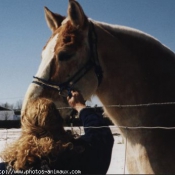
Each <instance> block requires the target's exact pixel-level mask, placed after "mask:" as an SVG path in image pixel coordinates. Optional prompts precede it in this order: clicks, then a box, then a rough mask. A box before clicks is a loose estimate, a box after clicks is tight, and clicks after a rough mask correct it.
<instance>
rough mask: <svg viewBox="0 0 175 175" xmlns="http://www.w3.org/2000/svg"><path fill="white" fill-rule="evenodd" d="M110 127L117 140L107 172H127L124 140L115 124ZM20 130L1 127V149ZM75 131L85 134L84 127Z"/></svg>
mask: <svg viewBox="0 0 175 175" xmlns="http://www.w3.org/2000/svg"><path fill="white" fill-rule="evenodd" d="M110 128H111V131H112V133H113V136H114V139H115V142H114V147H113V151H112V159H111V165H110V167H109V170H108V173H107V174H125V169H124V167H125V146H124V144H123V142H124V141H123V139H122V137H121V135H120V134H119V131H118V129H117V128H116V127H115V126H111V127H110ZM66 129H71V128H66ZM20 131H21V130H20V129H8V130H7V129H0V151H1V150H3V149H4V147H5V146H6V145H7V144H9V143H10V142H12V141H13V140H15V139H17V138H18V137H19V136H20ZM73 131H74V132H77V133H79V134H83V129H82V128H78V127H74V128H73ZM0 161H1V160H0Z"/></svg>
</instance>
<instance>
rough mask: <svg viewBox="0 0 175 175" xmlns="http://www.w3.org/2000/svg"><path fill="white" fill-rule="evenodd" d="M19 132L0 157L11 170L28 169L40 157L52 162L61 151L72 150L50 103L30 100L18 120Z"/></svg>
mask: <svg viewBox="0 0 175 175" xmlns="http://www.w3.org/2000/svg"><path fill="white" fill-rule="evenodd" d="M21 129H22V133H21V137H20V138H19V139H18V140H16V141H15V142H14V143H12V144H11V145H9V146H8V147H7V148H6V149H5V150H4V151H3V152H2V153H1V155H0V156H1V158H2V159H3V161H5V162H7V163H8V164H10V165H11V166H12V167H13V168H14V169H15V170H20V169H24V170H25V169H29V168H31V167H32V166H33V165H34V163H35V162H36V160H39V159H42V158H43V157H47V158H48V159H49V161H53V157H56V156H57V155H58V154H59V153H60V152H62V151H63V150H64V149H65V148H67V147H72V143H71V142H70V140H71V139H72V137H73V136H72V135H70V134H67V132H66V131H65V130H64V128H63V123H62V120H61V116H60V114H59V112H58V110H57V109H56V106H55V105H54V103H53V102H52V101H51V100H48V99H45V98H40V99H36V100H32V101H30V102H29V103H28V107H27V108H26V110H25V111H24V113H23V116H22V117H21Z"/></svg>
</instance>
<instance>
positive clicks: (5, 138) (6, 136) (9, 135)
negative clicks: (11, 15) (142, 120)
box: [0, 102, 175, 174]
mask: <svg viewBox="0 0 175 175" xmlns="http://www.w3.org/2000/svg"><path fill="white" fill-rule="evenodd" d="M165 105H175V102H165V103H148V104H135V105H104V106H98V107H103V108H104V107H105V108H135V107H151V106H165ZM88 108H96V107H88ZM58 109H59V110H63V109H72V108H71V107H61V108H58ZM105 127H108V126H98V127H94V126H89V127H65V129H66V130H67V129H70V130H72V131H73V132H74V133H76V134H79V135H82V134H84V128H94V129H100V128H105ZM110 129H111V131H112V134H113V135H114V136H116V135H117V136H120V140H121V141H120V143H125V145H123V146H124V155H123V172H122V173H123V174H126V159H127V144H128V132H129V130H140V129H150V130H153V129H162V130H174V129H175V127H162V126H154V127H148V126H136V127H134V126H110ZM120 129H124V130H125V131H126V133H125V138H123V137H122V136H121V135H120ZM20 134H21V129H1V130H0V142H1V143H2V142H3V143H4V147H5V146H6V145H7V144H8V143H10V142H12V141H14V140H16V139H17V138H18V137H19V136H20ZM1 149H2V147H1ZM1 149H0V150H1ZM120 173H121V172H120Z"/></svg>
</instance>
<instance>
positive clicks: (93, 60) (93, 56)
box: [32, 21, 103, 96]
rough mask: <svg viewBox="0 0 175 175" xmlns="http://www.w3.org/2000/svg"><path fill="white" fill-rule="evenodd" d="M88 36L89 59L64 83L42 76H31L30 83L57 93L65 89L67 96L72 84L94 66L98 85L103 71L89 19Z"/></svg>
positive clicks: (94, 34)
mask: <svg viewBox="0 0 175 175" xmlns="http://www.w3.org/2000/svg"><path fill="white" fill-rule="evenodd" d="M88 37H89V45H90V59H89V60H88V61H87V63H86V64H85V65H84V66H83V67H82V68H81V69H80V70H78V71H77V72H76V73H75V74H74V75H73V76H72V77H71V78H70V79H68V80H67V81H66V82H64V83H60V84H57V83H54V82H52V81H49V80H48V81H47V80H44V79H42V78H39V77H35V76H34V77H33V78H34V79H35V80H34V81H32V83H34V84H37V85H39V86H42V87H44V88H49V89H53V90H57V91H58V92H59V94H61V92H62V91H63V90H67V91H68V96H71V89H72V86H73V85H74V84H75V83H76V82H78V81H79V80H80V79H81V78H82V77H83V76H84V75H85V74H86V73H87V72H88V71H89V70H90V69H91V68H92V67H94V71H95V74H96V76H97V79H98V85H100V83H101V81H102V78H103V72H102V68H101V66H100V63H99V59H98V53H97V34H96V32H95V27H94V24H93V23H92V22H91V21H89V36H88Z"/></svg>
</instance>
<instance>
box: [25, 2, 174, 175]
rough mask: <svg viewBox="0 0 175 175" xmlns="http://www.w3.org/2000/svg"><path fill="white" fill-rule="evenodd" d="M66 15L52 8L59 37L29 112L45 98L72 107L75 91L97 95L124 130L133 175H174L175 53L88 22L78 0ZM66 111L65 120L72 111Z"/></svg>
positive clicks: (51, 43)
mask: <svg viewBox="0 0 175 175" xmlns="http://www.w3.org/2000/svg"><path fill="white" fill-rule="evenodd" d="M67 12H68V14H67V16H66V17H65V16H61V15H60V14H56V13H53V12H52V11H50V10H49V9H48V8H47V7H45V18H46V22H47V24H48V26H49V28H50V29H51V31H52V35H51V37H50V39H49V40H48V42H47V44H46V45H45V46H44V48H43V51H42V60H41V63H40V66H39V68H38V71H37V73H36V74H35V76H34V78H33V82H31V84H30V85H29V87H28V89H27V92H26V95H25V98H24V102H23V108H22V111H23V110H25V108H27V106H28V101H29V100H30V99H34V98H40V97H45V98H49V99H52V100H53V101H54V102H55V104H56V105H57V107H66V106H68V103H67V100H66V96H67V95H71V93H70V92H71V90H72V89H77V90H79V91H80V92H81V93H82V94H83V96H84V98H85V99H89V98H90V97H91V96H92V95H96V96H97V97H98V98H99V100H100V101H101V103H102V104H103V106H104V111H105V113H106V114H107V116H108V117H109V118H110V119H111V120H112V121H113V122H114V123H115V125H117V126H125V127H120V131H121V134H122V135H123V137H125V138H127V147H126V165H127V170H128V172H129V173H132V174H139V173H143V174H167V173H171V174H173V173H175V166H174V160H175V130H173V128H172V127H173V126H174V124H175V109H174V103H173V102H174V100H175V54H174V53H173V52H172V51H171V50H170V49H169V48H167V47H166V46H164V45H163V44H161V43H160V42H159V41H158V40H157V39H155V38H154V37H153V36H150V35H149V34H146V33H144V32H142V31H139V30H137V29H133V28H129V27H125V26H119V25H111V24H107V23H103V22H99V21H95V20H93V19H90V18H88V17H87V16H86V15H85V13H84V11H83V8H82V7H81V5H80V4H79V3H78V2H77V1H75V0H69V5H68V11H67ZM146 104H147V105H146ZM110 105H117V106H116V107H115V106H113V107H111V106H110ZM60 112H61V114H62V115H63V117H66V116H67V115H68V114H69V112H70V110H69V109H67V110H66V109H65V110H61V111H60ZM144 127H145V128H144ZM156 127H158V128H156Z"/></svg>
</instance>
